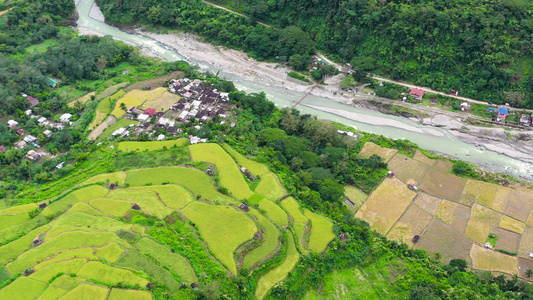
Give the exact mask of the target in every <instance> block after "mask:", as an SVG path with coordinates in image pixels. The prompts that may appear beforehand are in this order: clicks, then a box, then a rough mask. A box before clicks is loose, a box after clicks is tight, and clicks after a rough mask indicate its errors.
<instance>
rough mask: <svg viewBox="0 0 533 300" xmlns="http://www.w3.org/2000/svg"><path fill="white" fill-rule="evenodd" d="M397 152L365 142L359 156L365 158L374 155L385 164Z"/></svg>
mask: <svg viewBox="0 0 533 300" xmlns="http://www.w3.org/2000/svg"><path fill="white" fill-rule="evenodd" d="M397 152H398V150H396V149H389V148H384V147H381V146H378V145H376V144H374V143H372V142H367V143H366V144H365V145H364V146H363V149H361V152H359V154H360V155H361V156H363V157H366V158H368V157H370V156H372V155H374V154H376V155H377V156H379V157H381V158H383V160H384V161H385V162H388V161H389V160H390V159H391V158H392V157H393V156H394V155H395V154H396V153H397Z"/></svg>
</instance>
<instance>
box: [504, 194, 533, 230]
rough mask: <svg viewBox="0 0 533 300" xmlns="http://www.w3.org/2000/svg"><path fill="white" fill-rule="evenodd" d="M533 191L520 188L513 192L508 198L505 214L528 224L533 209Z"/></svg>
mask: <svg viewBox="0 0 533 300" xmlns="http://www.w3.org/2000/svg"><path fill="white" fill-rule="evenodd" d="M532 199H533V191H531V190H527V189H523V188H519V189H516V190H511V192H510V193H509V197H508V198H507V205H506V206H505V210H504V213H505V214H506V215H508V216H511V217H513V218H515V219H517V220H520V221H522V222H526V221H527V218H528V217H529V213H530V212H531V210H532V209H533V201H532Z"/></svg>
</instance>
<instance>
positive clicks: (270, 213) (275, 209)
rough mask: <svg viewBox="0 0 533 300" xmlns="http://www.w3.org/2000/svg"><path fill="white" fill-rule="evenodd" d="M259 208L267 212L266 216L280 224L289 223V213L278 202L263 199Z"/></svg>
mask: <svg viewBox="0 0 533 300" xmlns="http://www.w3.org/2000/svg"><path fill="white" fill-rule="evenodd" d="M259 209H261V210H264V211H265V212H266V216H267V217H268V218H269V219H270V220H272V221H274V222H275V223H276V224H278V225H280V226H284V225H289V220H288V218H287V213H286V212H285V211H284V210H283V209H282V208H281V207H279V206H278V205H277V204H276V203H274V202H272V201H270V200H268V199H263V200H261V201H260V202H259Z"/></svg>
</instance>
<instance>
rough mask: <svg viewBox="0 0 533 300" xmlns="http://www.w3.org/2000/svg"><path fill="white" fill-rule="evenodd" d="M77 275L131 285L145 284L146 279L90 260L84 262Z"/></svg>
mask: <svg viewBox="0 0 533 300" xmlns="http://www.w3.org/2000/svg"><path fill="white" fill-rule="evenodd" d="M78 276H80V277H83V278H87V279H96V280H98V281H103V282H105V283H109V284H113V285H116V284H118V283H120V282H122V283H125V284H131V285H136V284H138V285H140V286H146V284H147V283H148V280H146V279H145V278H142V277H139V276H137V275H135V274H134V273H133V272H131V271H129V270H125V269H119V268H114V267H110V266H108V265H104V264H103V263H101V262H98V261H91V262H88V263H87V264H85V265H84V266H83V267H82V268H81V269H80V270H79V272H78Z"/></svg>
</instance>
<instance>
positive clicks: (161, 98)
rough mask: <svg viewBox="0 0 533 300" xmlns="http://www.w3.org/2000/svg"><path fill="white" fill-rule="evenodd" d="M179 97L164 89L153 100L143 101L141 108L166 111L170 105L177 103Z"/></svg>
mask: <svg viewBox="0 0 533 300" xmlns="http://www.w3.org/2000/svg"><path fill="white" fill-rule="evenodd" d="M180 99H181V97H180V96H178V95H176V94H172V93H170V92H168V91H166V90H165V91H164V92H163V93H162V94H161V95H158V96H157V97H155V98H154V99H153V100H148V101H146V102H144V103H143V105H142V106H141V109H146V108H153V109H155V110H156V111H167V110H169V109H171V108H172V105H174V103H177V102H178V101H179V100H180Z"/></svg>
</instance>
